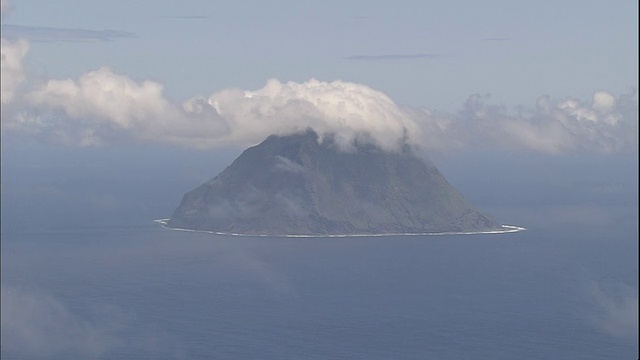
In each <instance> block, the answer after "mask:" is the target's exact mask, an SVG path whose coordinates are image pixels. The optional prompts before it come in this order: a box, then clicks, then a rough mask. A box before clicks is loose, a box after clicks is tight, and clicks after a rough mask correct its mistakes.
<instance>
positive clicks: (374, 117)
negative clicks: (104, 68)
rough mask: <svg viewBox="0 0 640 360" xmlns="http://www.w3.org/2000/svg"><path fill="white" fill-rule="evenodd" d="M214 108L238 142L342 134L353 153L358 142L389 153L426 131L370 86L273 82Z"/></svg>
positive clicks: (230, 95)
mask: <svg viewBox="0 0 640 360" xmlns="http://www.w3.org/2000/svg"><path fill="white" fill-rule="evenodd" d="M208 103H209V104H210V105H211V106H212V107H213V108H214V109H216V110H217V111H218V113H219V114H220V116H221V117H222V118H224V119H225V121H226V123H227V124H228V125H229V128H230V130H231V131H230V134H229V138H228V139H225V141H232V142H254V143H255V142H257V141H260V140H262V139H264V138H265V137H266V136H268V135H270V134H280V135H282V134H288V133H292V132H296V131H301V130H304V129H306V128H308V127H311V128H313V129H314V130H315V131H316V132H318V133H319V134H320V135H321V136H324V135H327V134H330V133H332V134H334V133H335V134H336V137H337V139H336V140H337V142H338V144H339V145H340V146H341V147H343V148H348V147H349V146H350V143H351V141H352V140H353V139H355V138H359V139H360V140H364V141H366V140H370V141H374V142H375V143H377V144H378V145H380V146H381V147H383V148H386V149H391V148H395V147H397V146H398V144H399V142H400V141H401V140H402V139H403V138H404V137H405V136H406V137H408V139H407V140H409V141H410V142H413V141H415V140H417V139H418V138H419V135H420V134H421V132H422V130H421V128H420V127H419V126H418V124H417V123H416V122H415V120H414V119H413V118H412V117H410V116H409V115H408V113H406V112H405V111H403V110H401V109H400V108H399V107H398V106H397V105H396V104H395V103H394V102H393V101H392V100H391V99H390V98H389V97H388V96H386V95H385V94H383V93H382V92H379V91H376V90H373V89H371V88H369V87H367V86H365V85H361V84H355V83H350V82H344V81H339V80H338V81H333V82H324V81H319V80H316V79H311V80H309V81H306V82H304V83H295V82H287V83H281V82H280V81H278V80H275V79H271V80H269V81H268V82H267V83H266V85H265V86H264V87H263V88H261V89H258V90H255V91H241V90H225V91H221V92H218V93H215V94H213V95H212V96H211V97H210V98H209V100H208Z"/></svg>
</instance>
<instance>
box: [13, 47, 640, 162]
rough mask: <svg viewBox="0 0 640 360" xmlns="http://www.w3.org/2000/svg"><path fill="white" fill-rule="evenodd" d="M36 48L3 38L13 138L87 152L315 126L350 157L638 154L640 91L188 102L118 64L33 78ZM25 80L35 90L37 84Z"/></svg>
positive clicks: (343, 89)
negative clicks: (506, 103) (441, 103)
mask: <svg viewBox="0 0 640 360" xmlns="http://www.w3.org/2000/svg"><path fill="white" fill-rule="evenodd" d="M27 51H28V43H27V42H26V41H24V40H20V41H15V42H11V41H8V40H6V39H3V40H2V104H3V107H2V133H3V136H10V135H7V134H22V135H25V136H29V137H34V138H37V139H39V140H41V141H51V142H57V143H63V144H69V145H76V146H102V145H109V144H114V143H115V144H118V143H123V142H136V141H144V142H157V143H167V144H178V145H182V146H189V147H195V148H208V147H215V146H226V145H238V146H249V145H254V144H257V143H258V142H260V141H262V140H263V139H264V138H266V137H267V136H269V135H271V134H278V135H286V134H291V133H294V132H299V131H303V130H306V129H308V128H313V129H314V130H315V131H316V132H318V133H319V134H320V136H321V138H324V137H326V136H328V135H333V136H335V139H336V143H337V144H338V146H340V147H341V148H342V149H343V150H349V149H351V148H352V146H353V141H354V140H356V139H357V140H358V141H360V142H370V143H375V144H377V145H378V146H380V147H382V148H384V149H397V148H399V146H400V145H402V144H405V143H408V144H410V145H413V146H417V147H422V148H425V149H428V150H435V151H446V150H451V149H465V148H478V147H494V148H495V147H497V148H504V149H509V150H518V149H520V150H529V151H536V152H543V153H548V154H563V153H572V152H579V151H586V152H597V153H615V152H621V151H629V150H630V149H635V148H636V147H637V134H638V126H637V123H638V114H637V103H636V101H635V100H633V94H630V95H623V96H619V97H615V96H613V95H612V94H610V93H607V92H604V91H598V92H596V93H594V95H593V97H592V99H590V100H589V101H583V100H580V99H576V98H571V97H567V98H565V99H560V100H558V99H552V98H550V97H549V96H541V97H540V98H538V100H537V102H536V104H535V106H534V107H533V108H531V109H528V110H523V109H524V108H522V109H520V110H519V111H518V112H517V113H512V112H509V111H507V110H506V109H505V108H504V107H501V106H496V105H492V104H490V103H489V97H488V96H481V95H477V94H476V95H472V96H470V97H469V99H468V100H467V101H466V102H465V104H464V105H463V106H462V109H461V111H459V112H458V113H455V114H441V113H437V112H433V111H431V110H429V109H426V108H413V107H401V106H398V105H397V104H395V103H394V101H393V100H392V99H391V98H389V97H388V96H387V95H385V94H384V93H382V92H380V91H377V90H375V89H372V88H370V87H368V86H366V85H362V84H357V83H352V82H347V81H341V80H335V81H331V82H326V81H320V80H317V79H310V80H308V81H305V82H302V83H298V82H292V81H290V82H281V81H279V80H277V79H271V80H268V81H267V82H266V84H265V86H264V87H262V88H260V89H256V90H241V89H226V90H222V91H218V92H216V93H213V94H211V95H209V96H196V97H193V98H191V99H189V100H187V101H185V102H184V103H182V104H178V103H176V102H174V101H172V100H171V99H169V98H167V97H166V96H165V95H164V86H163V85H162V84H160V83H158V82H155V81H149V80H142V81H137V80H134V79H132V78H130V77H128V76H126V75H123V74H118V73H116V72H114V71H113V70H111V69H110V68H108V67H102V68H100V69H97V70H94V71H90V72H87V73H85V74H83V75H81V76H80V77H79V78H78V79H77V80H74V79H50V80H44V81H41V82H39V83H33V81H31V82H30V81H27V80H28V79H27V77H26V76H25V71H24V67H23V61H24V57H25V55H26V53H27ZM25 84H29V86H26V85H25Z"/></svg>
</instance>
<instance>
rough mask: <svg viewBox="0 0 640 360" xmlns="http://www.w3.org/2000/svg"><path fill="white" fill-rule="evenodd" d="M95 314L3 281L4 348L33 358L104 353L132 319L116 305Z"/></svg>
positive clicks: (117, 341)
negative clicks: (83, 313) (78, 312)
mask: <svg viewBox="0 0 640 360" xmlns="http://www.w3.org/2000/svg"><path fill="white" fill-rule="evenodd" d="M94 315H95V316H94V321H88V320H85V319H83V318H81V317H79V316H77V315H76V314H73V313H71V312H70V311H69V310H68V309H67V308H66V307H65V306H64V305H63V304H62V303H61V302H60V301H58V300H57V299H55V298H54V297H52V296H50V295H48V294H45V293H42V292H38V291H27V290H24V289H21V288H16V287H12V286H5V285H2V317H1V321H2V347H3V349H2V350H3V352H4V351H7V352H8V353H10V354H23V355H27V356H28V357H30V358H54V357H61V356H62V357H64V356H68V355H69V354H77V355H80V356H82V357H86V358H96V357H101V356H103V355H105V354H106V353H107V352H109V351H111V350H113V349H114V348H116V347H119V346H121V345H122V341H123V337H122V332H123V330H124V329H126V328H127V327H128V326H129V325H128V322H129V320H128V319H127V316H126V315H125V314H123V313H122V312H121V311H120V310H119V309H116V308H113V307H103V308H100V309H96V311H95V313H94Z"/></svg>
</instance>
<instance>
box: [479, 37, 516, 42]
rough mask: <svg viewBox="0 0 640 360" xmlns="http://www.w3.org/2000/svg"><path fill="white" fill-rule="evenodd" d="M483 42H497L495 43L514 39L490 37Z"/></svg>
mask: <svg viewBox="0 0 640 360" xmlns="http://www.w3.org/2000/svg"><path fill="white" fill-rule="evenodd" d="M482 40H484V41H495V42H505V41H511V40H513V39H512V38H509V37H489V38H484V39H482Z"/></svg>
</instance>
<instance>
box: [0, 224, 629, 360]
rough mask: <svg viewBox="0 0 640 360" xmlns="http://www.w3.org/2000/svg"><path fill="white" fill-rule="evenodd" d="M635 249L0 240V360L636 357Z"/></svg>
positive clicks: (407, 241) (497, 243)
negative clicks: (0, 339)
mask: <svg viewBox="0 0 640 360" xmlns="http://www.w3.org/2000/svg"><path fill="white" fill-rule="evenodd" d="M552 230H553V231H552ZM630 230H631V231H630ZM634 237H635V238H634ZM637 251H638V242H637V228H635V229H633V228H632V229H629V228H628V227H626V228H620V229H617V230H616V228H615V227H614V228H607V229H602V230H594V228H590V229H589V231H583V232H579V231H576V229H575V228H564V229H563V228H557V229H548V228H544V229H536V228H529V229H528V230H527V231H522V232H516V233H506V234H477V235H445V236H389V237H357V238H268V237H237V236H223V235H214V234H206V233H197V232H182V231H172V230H168V229H164V228H162V227H161V226H159V225H158V224H155V223H153V222H152V221H151V220H150V221H149V223H148V224H141V225H139V226H127V227H104V228H99V227H94V228H86V229H69V230H56V231H44V232H31V233H29V232H24V233H14V234H8V235H7V234H3V236H2V350H1V356H2V359H39V358H43V359H45V358H46V359H49V358H56V359H91V358H97V359H150V358H164V359H636V358H637V357H638V340H637V335H638V330H637V327H638V319H637V316H638V305H637V302H638V293H637V291H638V290H637V289H638V288H637V283H638V262H637Z"/></svg>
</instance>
